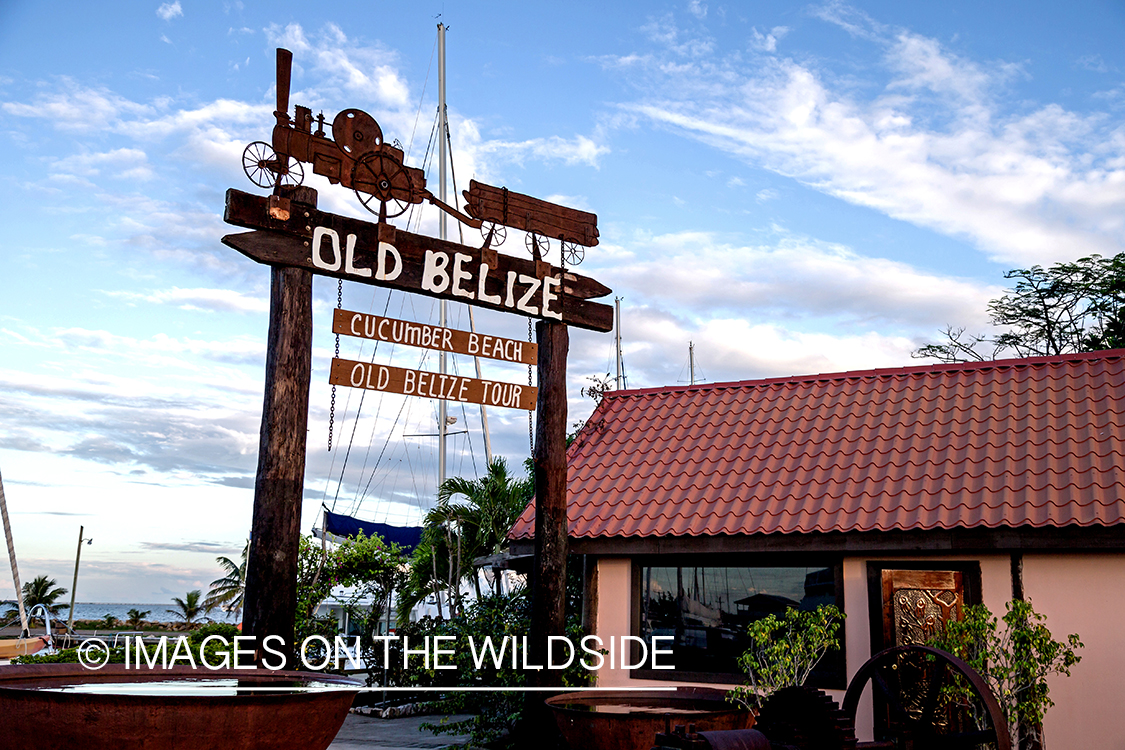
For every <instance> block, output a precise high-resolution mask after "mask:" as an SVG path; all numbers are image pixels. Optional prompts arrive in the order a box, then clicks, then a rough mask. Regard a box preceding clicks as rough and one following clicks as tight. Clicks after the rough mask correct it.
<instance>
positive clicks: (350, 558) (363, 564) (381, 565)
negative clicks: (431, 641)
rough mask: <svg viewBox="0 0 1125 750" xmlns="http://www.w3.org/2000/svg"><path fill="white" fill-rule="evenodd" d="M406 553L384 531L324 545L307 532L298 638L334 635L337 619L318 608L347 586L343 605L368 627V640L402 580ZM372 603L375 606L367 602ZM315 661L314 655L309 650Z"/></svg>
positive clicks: (299, 568)
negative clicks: (386, 538)
mask: <svg viewBox="0 0 1125 750" xmlns="http://www.w3.org/2000/svg"><path fill="white" fill-rule="evenodd" d="M405 567H406V556H405V555H404V554H403V552H402V549H401V548H400V547H399V546H398V545H397V544H391V545H388V544H387V543H386V542H384V541H383V540H382V539H381V538H379V537H378V536H371V537H366V536H364V535H362V534H360V535H359V536H356V537H351V538H349V539H347V540H346V541H344V542H342V543H341V544H339V545H335V546H333V547H327V546H325V547H322V546H321V544H320V543H319V542H318V541H316V540H314V539H312V538H311V537H301V547H300V553H299V556H298V558H297V620H296V631H297V632H296V637H297V639H296V642H297V643H298V644H300V643H301V642H302V641H304V639H305V638H307V637H308V636H310V635H322V636H324V637H326V638H328V640H329V641H331V640H332V639H333V637H335V636H336V635H337V633H338V630H339V628H338V626H337V623H336V619H335V618H332V617H325V616H317V614H316V610H317V607H319V606H320V604H321V603H322V602H323V601H324V600H325V599H327V598H328V596H329V595H330V594H331V593H332V590H333V589H334V588H336V587H341V588H342V589H346V590H347V593H346V594H345V595H343V596H342V597H341V604H342V606H343V608H344V609H345V610H346V611H347V612H348V616H349V619H350V620H351V621H352V622H353V623H357V624H358V625H359V627H360V628H361V629H362V630H363V639H364V643H365V644H366V643H369V642H370V636H371V635H373V634H374V633H375V631H376V629H377V626H378V621H379V619H380V618H381V617H382V616H383V614H384V613H385V612H386V611H387V610H386V602H387V600H388V598H389V597H390V592H391V591H392V590H393V589H397V588H399V587H400V586H401V585H402V582H403V580H404V570H405ZM363 602H370V603H371V607H370V608H367V607H364V606H362V603H363ZM309 658H310V661H311V660H312V658H313V655H312V654H311V653H310V655H309Z"/></svg>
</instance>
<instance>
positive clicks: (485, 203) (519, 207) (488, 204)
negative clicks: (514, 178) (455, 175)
mask: <svg viewBox="0 0 1125 750" xmlns="http://www.w3.org/2000/svg"><path fill="white" fill-rule="evenodd" d="M461 194H462V195H463V196H465V209H466V210H467V211H468V212H469V213H470V214H472V216H473V217H474V218H476V219H481V220H483V221H494V222H496V223H497V224H503V225H504V226H508V227H514V228H516V229H522V230H524V231H525V232H534V233H535V234H539V235H542V236H544V237H550V238H551V239H553V240H554V239H558V240H563V241H564V242H577V243H578V244H579V245H585V246H587V247H593V246H594V245H596V244H598V217H597V216H596V215H595V214H592V213H590V212H588V211H579V210H578V209H577V208H567V207H566V206H560V205H558V204H555V203H548V202H547V201H545V200H541V199H539V198H533V197H531V196H530V195H524V194H523V193H515V192H512V191H511V190H508V188H498V187H493V186H492V185H486V184H484V183H483V182H477V181H476V180H470V181H469V189H468V190H462V191H461Z"/></svg>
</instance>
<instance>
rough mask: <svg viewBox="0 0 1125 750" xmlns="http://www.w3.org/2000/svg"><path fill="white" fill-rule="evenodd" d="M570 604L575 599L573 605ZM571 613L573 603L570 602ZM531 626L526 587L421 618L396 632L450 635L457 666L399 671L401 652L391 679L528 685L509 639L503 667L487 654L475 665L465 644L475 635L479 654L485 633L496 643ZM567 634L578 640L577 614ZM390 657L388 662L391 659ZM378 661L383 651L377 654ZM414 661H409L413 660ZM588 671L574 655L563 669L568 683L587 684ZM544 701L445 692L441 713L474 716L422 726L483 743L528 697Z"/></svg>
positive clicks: (416, 638) (508, 723) (510, 721)
mask: <svg viewBox="0 0 1125 750" xmlns="http://www.w3.org/2000/svg"><path fill="white" fill-rule="evenodd" d="M572 604H573V603H572ZM568 610H570V611H575V610H577V607H574V606H568ZM530 627H531V597H530V595H529V594H528V593H527V592H526V590H521V591H517V592H515V593H511V594H503V595H500V594H487V595H485V596H483V597H482V598H480V599H478V600H476V601H475V602H473V603H472V604H470V605H468V606H467V607H466V608H465V612H464V614H463V615H462V616H460V617H456V618H453V619H450V620H441V619H433V618H424V619H423V620H419V621H418V622H415V623H410V624H409V625H408V626H406V627H404V628H401V629H400V630H399V634H400V635H405V636H407V637H408V638H409V639H410V642H411V643H418V642H420V641H421V638H422V637H423V636H425V635H430V636H431V637H432V636H434V635H449V636H453V638H454V640H453V641H451V643H454V644H457V653H456V661H455V662H454V663H456V665H457V668H456V669H455V670H448V671H435V670H428V671H427V670H423V669H420V668H414V667H412V668H411V669H410V670H409V671H400V670H397V667H400V666H401V664H402V659H401V656H398V657H397V662H396V663H395V667H396V673H395V674H394V675H392V680H396V681H398V682H399V683H400V684H403V685H427V686H439V687H445V686H448V687H516V688H518V687H521V686H524V685H526V684H527V672H526V671H525V670H524V669H523V668H522V666H523V664H522V658H523V656H522V652H521V656H520V660H519V661H517V662H516V663H517V667H516V668H515V669H513V668H512V666H511V656H510V655H511V650H510V649H511V641H509V644H508V647H509V650H508V651H507V652H506V654H505V657H506V658H505V659H504V660H503V661H502V663H501V666H500V667H497V666H496V665H495V663H494V662H493V661H492V658H491V656H489V657H487V658H486V659H485V660H484V662H483V663H482V664H481V667H480V668H479V669H478V668H477V667H476V664H475V663H474V661H473V658H472V651H471V649H470V648H469V645H468V644H469V638H470V637H472V638H474V639H475V643H476V644H477V647H478V654H479V653H480V644H481V641H482V639H483V638H484V636H491V637H492V641H493V643H494V644H495V645H496V646H497V647H498V646H499V645H500V643H501V641H502V639H503V638H504V637H505V636H511V637H512V638H515V639H516V640H520V639H522V637H523V636H525V635H527V634H528V632H529V630H530ZM566 635H567V636H568V637H569V638H570V640H571V642H572V643H578V642H579V641H580V640H581V638H582V636H583V633H582V632H581V628H580V626H579V622H578V618H577V617H576V616H573V615H572V616H570V617H568V618H567V628H566ZM395 658H396V657H395V656H393V655H392V661H395ZM379 659H380V660H381V659H382V654H380V655H379ZM412 664H413V662H412ZM592 674H593V673H591V672H589V671H588V670H586V669H584V668H582V667H581V666H580V665H579V664H578V659H577V658H576V659H575V662H574V663H573V664H572V665H571V666H570V667H569V668H568V669H566V670H563V671H562V680H563V684H564V685H565V686H566V687H581V686H585V685H588V684H590V682H591V680H592ZM533 700H542V696H536V695H535V694H533V693H522V692H511V693H508V692H503V693H491V692H490V693H466V692H458V693H448V694H446V695H445V696H444V697H443V698H441V699H439V700H438V701H436V702H435V703H434V707H435V708H436V709H437V711H438V712H439V713H442V714H447V715H448V714H464V713H471V714H474V716H473V717H472V718H470V719H466V720H464V721H461V722H445V721H442V722H439V723H426V724H423V725H422V728H423V729H428V730H430V731H431V732H433V733H435V734H469V735H470V737H471V740H470V744H471V745H474V746H481V745H485V744H487V743H491V742H494V741H496V740H497V739H498V738H499V737H500V736H501V735H502V734H503V733H504V732H505V731H507V730H510V729H511V728H512V727H513V725H514V724H515V722H516V721H517V720H518V719H519V718H520V716H521V715H522V714H523V712H524V710H525V708H526V707H527V706H528V705H529V701H533Z"/></svg>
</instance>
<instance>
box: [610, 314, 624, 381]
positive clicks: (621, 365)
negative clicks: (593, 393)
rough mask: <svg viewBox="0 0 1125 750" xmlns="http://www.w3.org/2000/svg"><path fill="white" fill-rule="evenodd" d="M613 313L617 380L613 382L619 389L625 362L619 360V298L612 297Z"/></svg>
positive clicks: (622, 379)
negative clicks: (614, 319)
mask: <svg viewBox="0 0 1125 750" xmlns="http://www.w3.org/2000/svg"><path fill="white" fill-rule="evenodd" d="M613 306H614V313H615V317H616V319H617V320H616V323H615V325H614V326H613V335H614V340H615V345H616V347H617V381H616V383H615V388H616V390H621V385H622V382H623V381H624V379H625V372H624V370H625V363H624V362H623V361H622V360H621V298H620V297H614V298H613Z"/></svg>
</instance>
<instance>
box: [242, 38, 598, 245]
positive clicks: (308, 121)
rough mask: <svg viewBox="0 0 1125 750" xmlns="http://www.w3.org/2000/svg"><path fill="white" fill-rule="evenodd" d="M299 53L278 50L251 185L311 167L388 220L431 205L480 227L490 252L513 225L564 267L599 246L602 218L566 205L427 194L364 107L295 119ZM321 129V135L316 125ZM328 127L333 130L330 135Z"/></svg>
mask: <svg viewBox="0 0 1125 750" xmlns="http://www.w3.org/2000/svg"><path fill="white" fill-rule="evenodd" d="M292 65H293V54H292V53H291V52H290V51H289V50H285V49H278V51H277V110H276V111H275V112H274V116H275V117H276V118H277V124H276V125H274V128H273V135H272V139H271V140H272V143H266V142H265V141H254V142H253V143H251V144H250V145H248V146H247V147H246V149H245V150H244V151H243V154H242V168H243V170H244V171H245V172H246V176H247V177H249V178H250V181H251V182H253V183H254V184H255V185H257V186H258V187H261V188H273V189H274V191H275V192H279V191H280V189H281V188H286V187H294V186H297V185H300V184H301V183H302V182H304V179H305V168H304V166H303V165H304V164H309V165H311V166H312V171H313V173H314V174H318V175H321V176H323V177H326V178H327V179H328V181H329V182H330V183H332V184H334V185H335V184H339V185H343V186H344V187H346V188H350V189H351V190H353V191H354V192H355V194H356V197H357V198H359V202H360V203H361V204H362V205H363V207H364V208H366V209H367V210H368V211H371V212H372V213H373V214H375V215H377V216H378V217H379V221H380V222H386V221H387V219H391V218H394V217H396V216H401V215H402V214H403V213H405V212H406V211H407V209H409V208H410V207H411V206H413V205H416V204H420V203H422V202H428V203H431V204H433V205H435V206H437V207H438V208H439V209H441V210H442V211H445V212H446V213H447V214H449V215H450V216H453V217H454V218H456V219H457V220H458V221H461V222H463V223H465V224H467V225H469V226H471V227H473V228H475V229H480V230H481V234H482V235H483V236H484V242H485V246H486V247H490V246H492V245H499V244H501V243H502V242H503V241H504V238H505V236H506V230H505V227H512V228H514V229H520V230H523V231H525V232H527V233H528V234H527V246H528V249H529V250H530V251H531V253H532V255H533V256H534V257H535V258H536V259H539V258H541V257H543V256H544V255H545V254H546V251H547V247H548V240H552V239H555V240H558V241H559V242H560V243H561V245H562V256H563V261H564V262H565V263H566V264H567V265H570V266H575V265H578V264H579V263H581V262H582V259H583V258H584V257H585V250H584V248H585V247H593V246H594V245H597V244H598V219H597V216H596V215H595V214H592V213H588V212H586V211H579V210H577V209H573V208H568V207H566V206H560V205H557V204H554V203H549V202H548V201H544V200H540V199H538V198H533V197H531V196H529V195H523V194H521V193H515V192H512V191H509V190H508V189H507V188H498V187H493V186H492V185H486V184H484V183H481V182H477V181H476V180H471V181H470V183H469V189H468V190H465V191H463V192H462V195H463V196H464V197H465V201H466V204H465V211H466V212H467V214H466V213H462V212H461V211H459V210H458V209H457V208H456V207H454V206H451V205H449V204H447V203H445V202H443V201H441V200H440V199H438V198H437V197H435V196H434V195H433V193H431V192H430V191H429V190H427V189H426V175H425V173H424V172H423V171H422V170H421V169H417V168H415V167H409V166H407V165H406V164H405V163H404V158H405V157H404V154H403V151H402V149H401V148H398V147H397V146H396V145H394V144H390V143H387V142H386V141H384V139H383V130H382V128H380V127H379V123H378V122H376V121H375V118H374V117H372V116H371V115H369V114H367V113H366V112H364V111H362V110H359V109H345V110H343V111H341V112H340V113H339V114H337V115H336V117H335V118H333V120H332V122H331V123H327V121H326V120H325V117H324V114H323V113H321V114H319V115H317V116H316V117H315V118H314V117H313V114H312V110H311V109H309V108H308V107H303V106H300V105H297V106H295V107H294V116H293V117H292V118H290V117H289V86H290V78H291V74H292ZM314 124H315V125H316V129H315V130H313V125H314ZM325 125H327V126H328V128H329V129H330V130H331V132H332V137H331V138H330V137H328V135H327V134H326V131H325Z"/></svg>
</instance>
